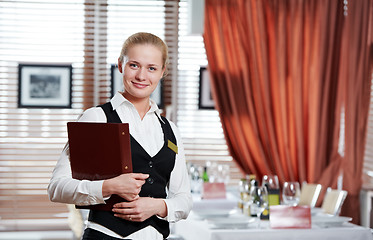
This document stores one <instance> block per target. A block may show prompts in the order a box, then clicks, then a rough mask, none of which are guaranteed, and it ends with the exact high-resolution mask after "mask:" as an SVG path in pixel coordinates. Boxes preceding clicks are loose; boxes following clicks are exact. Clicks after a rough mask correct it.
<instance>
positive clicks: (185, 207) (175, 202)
mask: <svg viewBox="0 0 373 240" xmlns="http://www.w3.org/2000/svg"><path fill="white" fill-rule="evenodd" d="M170 124H171V127H172V130H173V132H174V134H175V137H176V141H177V146H178V154H176V161H175V167H174V169H173V171H172V172H171V177H170V182H169V185H168V195H167V199H165V202H166V205H167V211H168V214H167V217H166V218H165V219H166V220H167V221H169V222H177V221H179V220H181V219H186V218H187V217H188V215H189V212H190V211H191V209H192V206H193V201H192V195H191V192H190V182H189V176H188V172H187V169H186V162H185V152H184V146H183V143H182V141H181V137H180V133H179V130H178V129H177V127H176V125H175V124H174V123H172V122H170Z"/></svg>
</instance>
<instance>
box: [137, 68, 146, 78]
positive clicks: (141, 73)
mask: <svg viewBox="0 0 373 240" xmlns="http://www.w3.org/2000/svg"><path fill="white" fill-rule="evenodd" d="M145 71H146V69H144V68H139V70H138V71H137V74H136V78H137V79H138V80H140V81H143V80H145V77H146V72H145Z"/></svg>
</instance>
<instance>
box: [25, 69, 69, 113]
mask: <svg viewBox="0 0 373 240" xmlns="http://www.w3.org/2000/svg"><path fill="white" fill-rule="evenodd" d="M18 76H19V77H18V81H19V86H18V87H19V89H18V107H20V108H71V76H72V66H71V65H35V64H19V66H18Z"/></svg>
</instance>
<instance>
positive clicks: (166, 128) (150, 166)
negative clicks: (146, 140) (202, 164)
mask: <svg viewBox="0 0 373 240" xmlns="http://www.w3.org/2000/svg"><path fill="white" fill-rule="evenodd" d="M99 107H101V108H102V109H103V110H104V112H105V115H106V118H107V122H108V123H121V120H120V118H119V116H118V113H117V112H116V111H115V110H113V107H112V105H111V103H110V102H108V103H105V104H103V105H100V106H99ZM158 118H159V116H158ZM162 120H163V122H164V123H163V122H162V121H161V120H160V119H159V121H160V123H161V126H162V130H163V135H164V145H163V147H162V148H161V150H160V151H159V152H158V153H157V154H156V155H155V156H154V157H150V156H149V154H148V153H147V152H146V151H145V150H144V149H143V148H142V146H141V145H140V144H139V143H138V142H137V141H136V140H135V139H134V138H133V137H132V136H131V154H132V165H133V172H135V173H146V174H149V178H148V179H147V180H146V182H145V184H144V185H143V186H142V188H141V192H140V194H139V195H140V197H154V198H166V196H167V194H166V185H167V184H168V182H169V180H170V175H171V172H172V170H173V168H174V165H175V158H176V153H175V152H174V151H173V150H171V149H170V148H168V141H169V140H170V141H171V142H173V143H174V144H176V138H175V135H174V133H173V131H172V128H171V126H170V123H169V122H168V121H167V119H166V118H164V117H162ZM88 220H89V221H92V222H95V223H98V224H101V225H103V226H105V227H106V228H108V229H110V230H112V231H114V232H116V233H117V234H119V235H121V236H123V237H126V236H128V235H130V234H132V233H134V232H136V231H138V230H140V229H143V228H145V227H147V226H149V225H151V226H153V227H154V228H155V229H157V230H158V232H160V233H161V234H162V235H163V238H167V236H168V235H169V234H170V228H169V223H168V222H167V221H165V220H162V219H159V218H158V217H157V216H155V215H154V216H152V217H150V218H148V219H147V220H145V221H143V222H132V221H127V220H124V219H121V218H118V217H114V213H113V212H110V211H98V210H91V211H90V213H89V217H88Z"/></svg>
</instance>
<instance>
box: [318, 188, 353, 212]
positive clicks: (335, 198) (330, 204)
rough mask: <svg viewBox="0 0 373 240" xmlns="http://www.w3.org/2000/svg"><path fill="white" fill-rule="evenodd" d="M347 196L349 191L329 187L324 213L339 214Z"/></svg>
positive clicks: (324, 202)
mask: <svg viewBox="0 0 373 240" xmlns="http://www.w3.org/2000/svg"><path fill="white" fill-rule="evenodd" d="M346 197H347V191H345V190H337V189H331V188H328V190H327V191H326V194H325V197H324V200H323V202H322V205H321V209H322V210H323V212H324V213H327V214H332V215H339V212H340V210H341V207H342V205H343V202H344V200H345V199H346Z"/></svg>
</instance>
